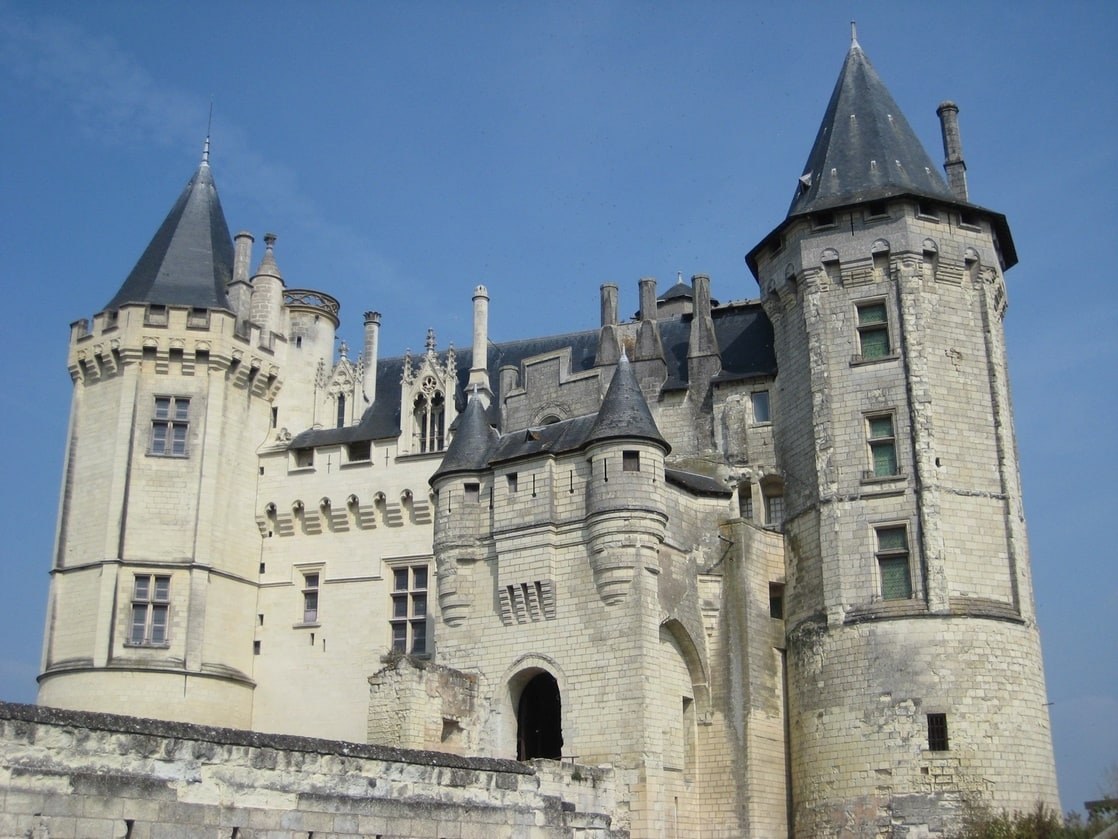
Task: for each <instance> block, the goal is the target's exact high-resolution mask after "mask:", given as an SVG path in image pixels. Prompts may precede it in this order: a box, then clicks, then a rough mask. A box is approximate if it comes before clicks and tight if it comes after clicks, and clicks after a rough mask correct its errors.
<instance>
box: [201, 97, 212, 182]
mask: <svg viewBox="0 0 1118 839" xmlns="http://www.w3.org/2000/svg"><path fill="white" fill-rule="evenodd" d="M213 124H214V100H213V98H212V97H211V99H210V115H209V118H207V120H206V142H205V143H204V144H203V145H202V163H203V165H205V166H209V165H210V129H211V128H212V127H213Z"/></svg>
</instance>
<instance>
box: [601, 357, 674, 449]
mask: <svg viewBox="0 0 1118 839" xmlns="http://www.w3.org/2000/svg"><path fill="white" fill-rule="evenodd" d="M613 439H626V440H648V441H649V442H652V443H657V444H659V445H661V446H663V447H664V451H665V452H669V451H671V448H672V447H671V446H670V445H668V441H667V440H665V439H664V436H663V435H662V434H661V433H660V429H659V428H657V427H656V421H655V420H654V419H652V412H651V411H649V410H648V402H647V401H645V398H644V394H643V393H642V392H641V386H640V384H639V383H638V382H637V376H636V373H634V372H633V365H632V364H630V363H629V358H628V356H626V355H625V354H624V353H622V354H621V359H620V361H618V362H617V371H616V372H615V373H614V374H613V379H612V380H611V381H610V383H609V389H608V390H607V391H606V396H605V398H604V399H603V400H602V407H601V408H599V409H598V417H597V419H595V420H594V425H593V427H592V428H591V429H590V433H589V434H588V435H587V436H586V442H587V443H597V442H601V441H602V440H613Z"/></svg>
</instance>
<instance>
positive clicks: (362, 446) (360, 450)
mask: <svg viewBox="0 0 1118 839" xmlns="http://www.w3.org/2000/svg"><path fill="white" fill-rule="evenodd" d="M346 454H347V457H348V458H349V462H350V463H354V462H356V461H364V460H370V459H371V458H372V456H373V444H372V442H370V441H369V440H360V441H358V442H356V443H350V444H349V445H348V446H347V447H346Z"/></svg>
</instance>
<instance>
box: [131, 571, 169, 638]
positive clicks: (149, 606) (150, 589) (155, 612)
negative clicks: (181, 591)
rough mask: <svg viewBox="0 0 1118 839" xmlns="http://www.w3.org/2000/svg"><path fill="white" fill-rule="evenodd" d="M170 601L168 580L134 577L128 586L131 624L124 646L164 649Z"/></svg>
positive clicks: (148, 575)
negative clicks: (130, 601) (126, 642)
mask: <svg viewBox="0 0 1118 839" xmlns="http://www.w3.org/2000/svg"><path fill="white" fill-rule="evenodd" d="M170 600H171V578H170V577H167V576H162V575H153V574H137V575H136V578H135V580H134V581H133V584H132V624H131V627H130V628H129V630H128V643H129V644H130V645H134V646H149V647H164V646H166V645H167V609H168V608H169V604H170Z"/></svg>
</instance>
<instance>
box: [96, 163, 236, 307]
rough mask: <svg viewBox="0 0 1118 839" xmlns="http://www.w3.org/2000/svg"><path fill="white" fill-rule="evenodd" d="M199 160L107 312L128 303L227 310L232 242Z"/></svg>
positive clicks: (211, 183) (210, 179)
mask: <svg viewBox="0 0 1118 839" xmlns="http://www.w3.org/2000/svg"><path fill="white" fill-rule="evenodd" d="M207 157H208V154H206V155H203V159H202V163H201V165H199V167H198V171H197V172H195V173H194V177H192V178H191V179H190V182H189V183H188V184H187V185H186V189H184V190H183V191H182V195H180V196H179V200H178V201H176V202H175V206H173V207H172V208H171V212H169V213H168V214H167V218H166V219H164V221H163V224H162V226H161V227H160V228H159V230H158V231H157V232H156V234H155V236H154V238H152V240H151V244H149V245H148V246H147V250H145V251H144V254H143V256H141V257H140V261H139V262H137V263H136V267H135V268H133V269H132V273H131V274H129V275H128V279H126V280H125V281H124V285H122V286H121V287H120V291H118V292H117V293H116V296H115V297H113V299H112V300H110V301H109V302H108V304H107V305H106V306H105V308H106V309H116V308H118V307H120V306H123V305H125V304H126V303H156V304H160V305H164V306H193V307H199V308H207V309H213V308H224V309H228V308H229V298H228V297H227V296H226V293H225V285H226V283H228V282H229V281H230V280H231V279H232V277H233V237H232V236H230V235H229V225H228V224H226V222H225V213H224V212H222V209H221V201H220V199H218V197H217V187H215V186H214V180H213V175H212V173H211V172H210V164H209V162H208V160H207V159H206V158H207Z"/></svg>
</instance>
